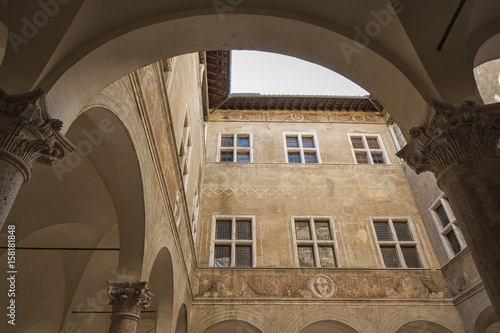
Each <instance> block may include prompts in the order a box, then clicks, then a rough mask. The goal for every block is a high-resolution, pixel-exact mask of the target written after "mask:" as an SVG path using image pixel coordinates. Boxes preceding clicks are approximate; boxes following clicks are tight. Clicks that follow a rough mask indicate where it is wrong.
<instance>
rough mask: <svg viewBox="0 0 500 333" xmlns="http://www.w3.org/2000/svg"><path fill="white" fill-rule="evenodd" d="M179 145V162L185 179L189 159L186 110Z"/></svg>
mask: <svg viewBox="0 0 500 333" xmlns="http://www.w3.org/2000/svg"><path fill="white" fill-rule="evenodd" d="M180 143H181V147H180V148H179V162H180V165H181V170H182V176H183V179H184V180H186V176H187V174H188V173H189V160H190V157H191V146H192V143H191V130H190V126H189V119H188V115H187V112H186V115H185V117H184V128H183V130H182V138H181V140H180Z"/></svg>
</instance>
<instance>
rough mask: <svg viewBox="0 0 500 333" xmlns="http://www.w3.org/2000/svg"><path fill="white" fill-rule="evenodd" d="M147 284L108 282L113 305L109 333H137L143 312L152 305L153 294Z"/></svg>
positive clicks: (110, 299)
mask: <svg viewBox="0 0 500 333" xmlns="http://www.w3.org/2000/svg"><path fill="white" fill-rule="evenodd" d="M146 284H147V283H146V282H110V281H108V297H109V304H111V305H113V314H112V315H111V325H110V327H109V331H108V332H109V333H135V332H136V331H137V323H138V322H139V320H140V319H141V317H140V314H141V310H142V309H145V308H147V307H148V306H149V305H150V304H151V296H153V294H152V293H151V292H150V291H149V289H147V288H146Z"/></svg>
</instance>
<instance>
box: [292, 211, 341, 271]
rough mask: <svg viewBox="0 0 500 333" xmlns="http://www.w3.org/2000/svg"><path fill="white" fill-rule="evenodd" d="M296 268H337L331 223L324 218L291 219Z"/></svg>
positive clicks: (329, 219) (328, 219)
mask: <svg viewBox="0 0 500 333" xmlns="http://www.w3.org/2000/svg"><path fill="white" fill-rule="evenodd" d="M292 223H293V229H294V235H293V240H294V244H295V255H296V264H297V266H298V267H337V266H338V265H337V260H336V255H335V253H336V251H335V246H336V244H335V234H334V232H333V224H332V223H333V221H332V219H331V218H325V217H308V218H303V217H296V218H292Z"/></svg>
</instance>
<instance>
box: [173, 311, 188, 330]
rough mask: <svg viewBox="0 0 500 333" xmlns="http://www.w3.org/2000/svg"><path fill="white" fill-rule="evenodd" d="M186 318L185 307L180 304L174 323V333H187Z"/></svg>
mask: <svg viewBox="0 0 500 333" xmlns="http://www.w3.org/2000/svg"><path fill="white" fill-rule="evenodd" d="M187 323H188V316H187V310H186V305H185V304H182V305H181V307H180V309H179V314H178V315H177V320H176V322H175V333H187Z"/></svg>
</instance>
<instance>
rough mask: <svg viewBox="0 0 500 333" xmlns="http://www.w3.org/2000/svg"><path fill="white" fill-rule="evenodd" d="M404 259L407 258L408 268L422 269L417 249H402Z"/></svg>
mask: <svg viewBox="0 0 500 333" xmlns="http://www.w3.org/2000/svg"><path fill="white" fill-rule="evenodd" d="M401 252H403V258H405V263H406V267H408V268H420V267H421V266H420V261H419V260H418V255H417V249H416V248H414V247H401Z"/></svg>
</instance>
